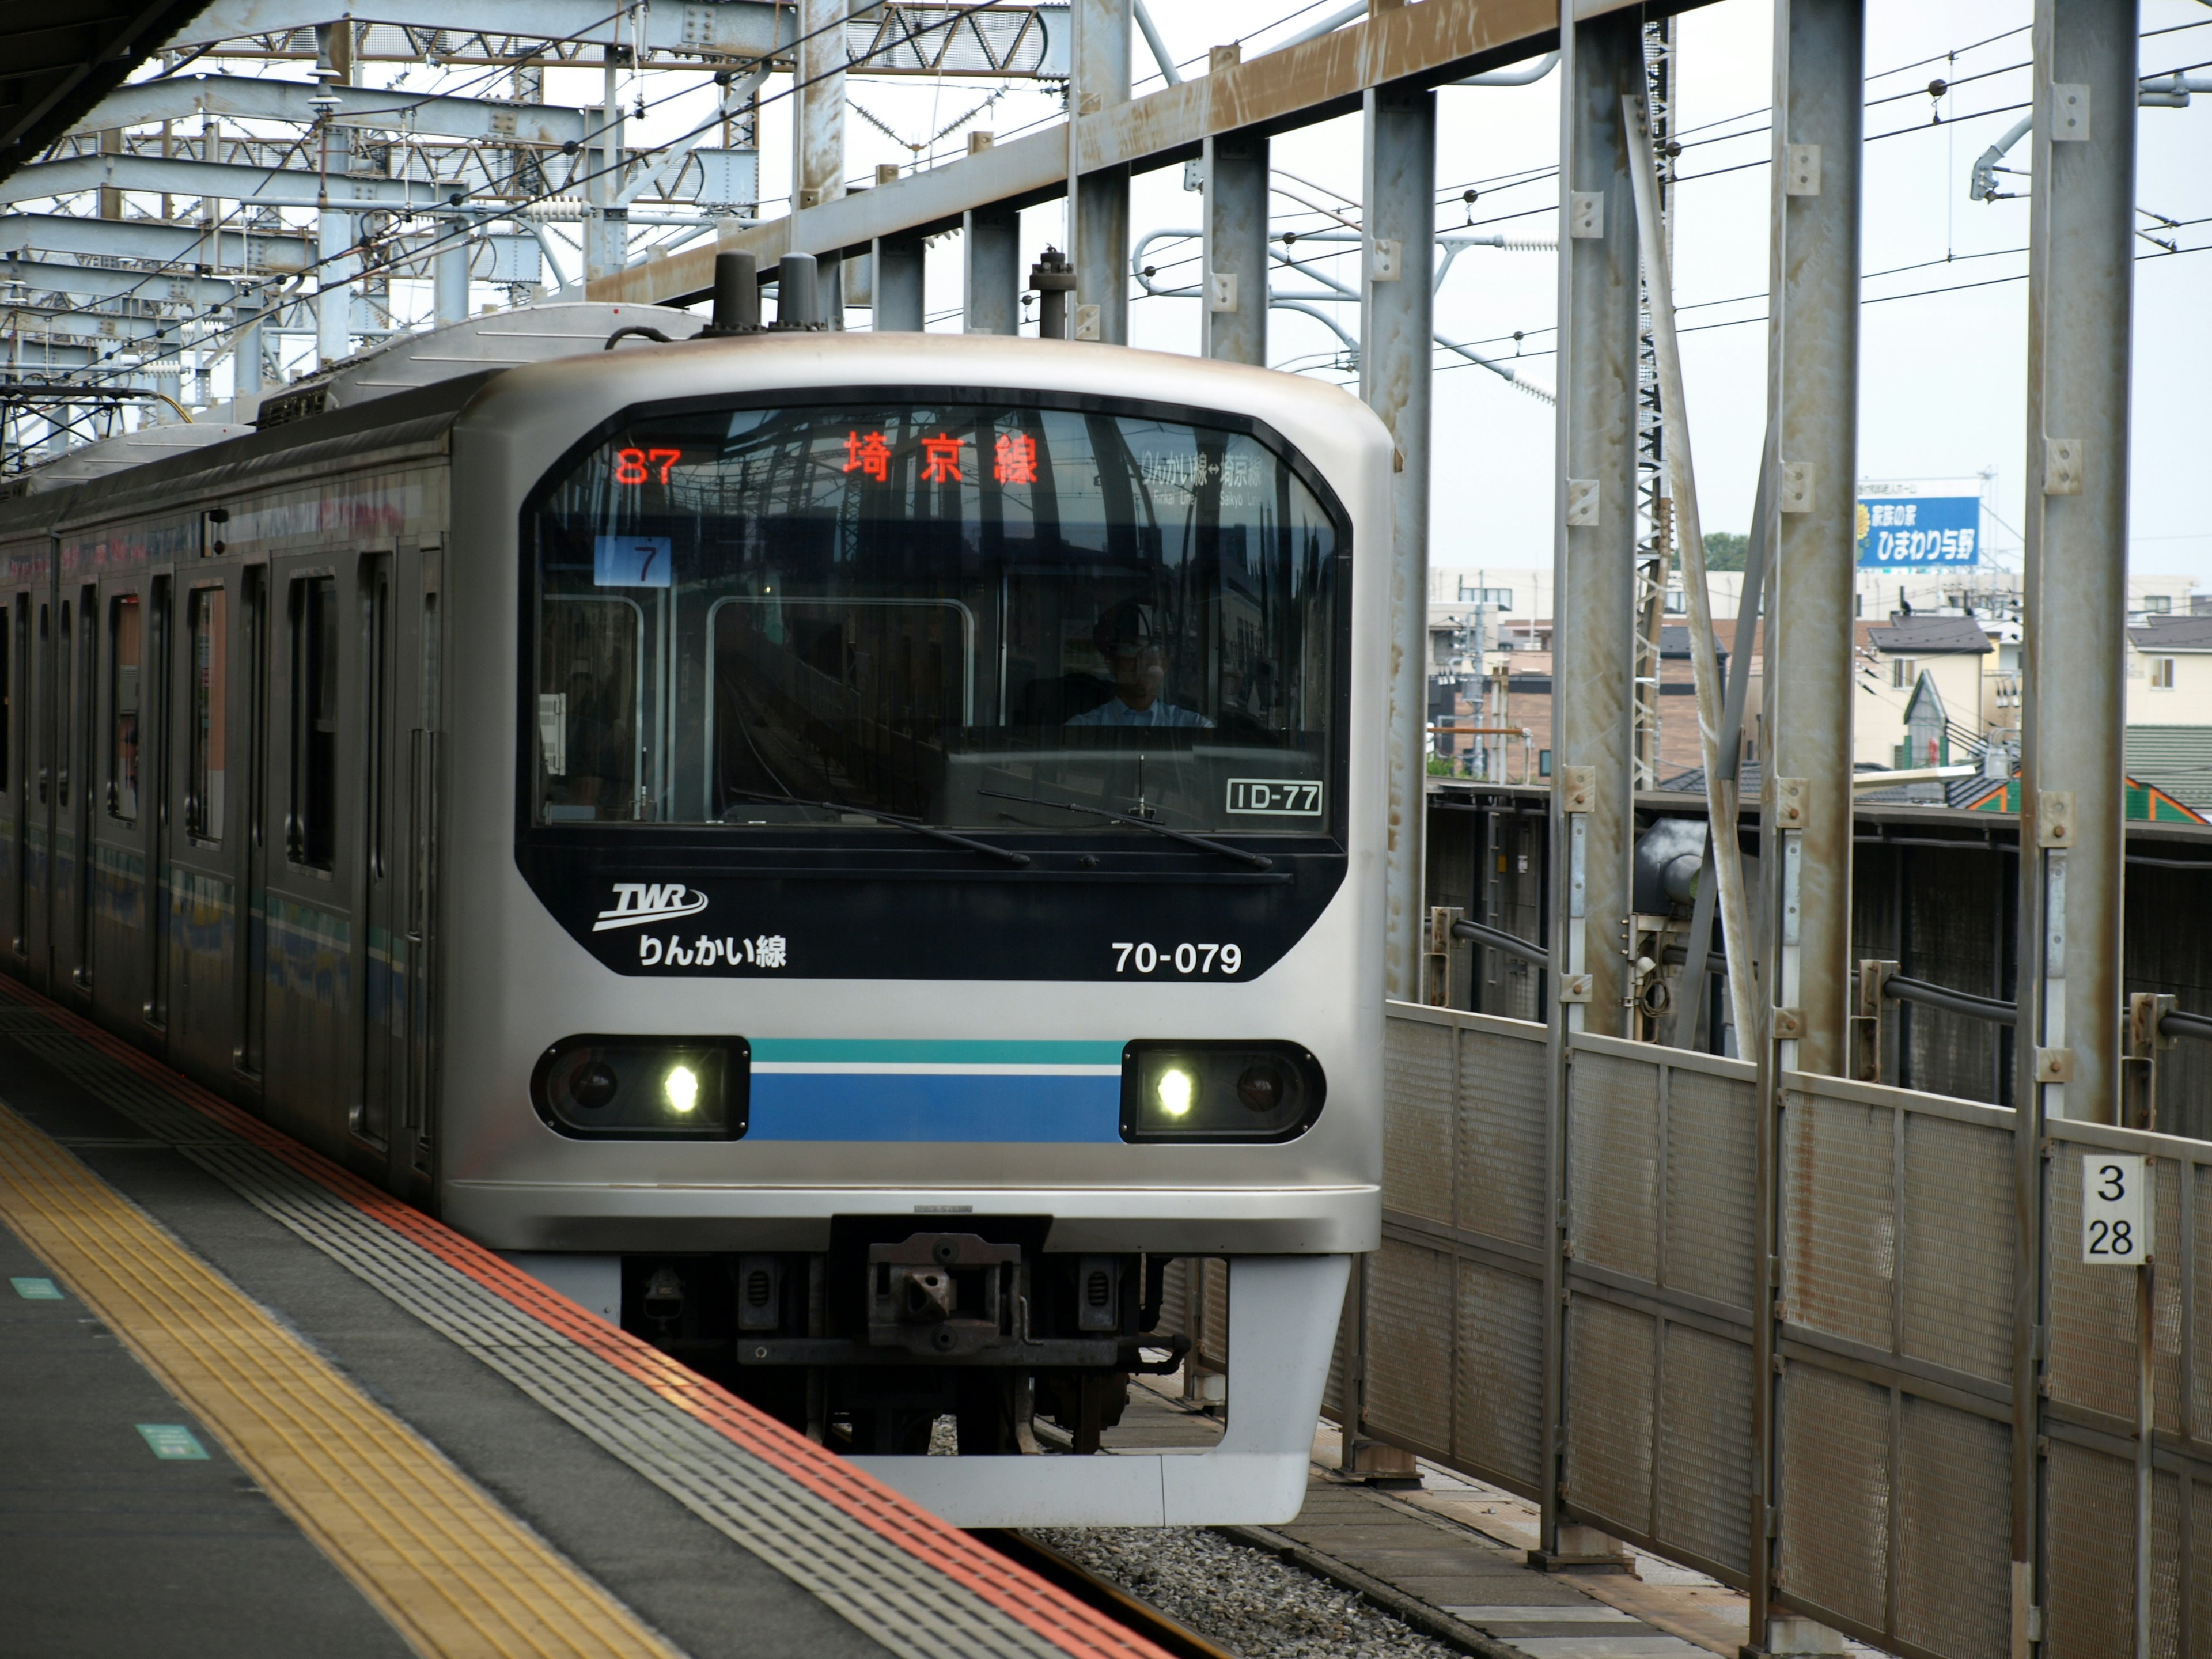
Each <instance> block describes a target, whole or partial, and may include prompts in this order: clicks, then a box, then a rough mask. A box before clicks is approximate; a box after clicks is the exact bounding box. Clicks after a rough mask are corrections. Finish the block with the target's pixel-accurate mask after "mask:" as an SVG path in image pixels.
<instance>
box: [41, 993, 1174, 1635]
mask: <svg viewBox="0 0 2212 1659" xmlns="http://www.w3.org/2000/svg"><path fill="white" fill-rule="evenodd" d="M0 1221H4V1222H5V1224H6V1225H5V1226H4V1227H0V1277H4V1278H6V1279H8V1280H9V1289H8V1291H7V1292H6V1293H5V1297H4V1300H0V1319H4V1322H5V1330H4V1332H0V1469H4V1470H5V1471H6V1473H5V1474H4V1475H0V1534H4V1544H0V1548H4V1549H5V1551H6V1554H7V1558H8V1564H9V1565H8V1570H7V1571H6V1572H4V1573H0V1630H4V1631H6V1632H8V1637H7V1639H6V1641H5V1643H4V1644H0V1645H4V1646H5V1647H6V1648H7V1650H8V1651H9V1652H11V1653H16V1652H20V1653H23V1654H27V1655H37V1656H40V1659H47V1656H66V1655H76V1654H98V1655H102V1656H134V1655H141V1654H143V1655H149V1656H151V1655H160V1656H162V1659H191V1656H197V1655H203V1654H204V1655H209V1656H215V1655H221V1656H224V1659H262V1656H276V1655H284V1656H291V1655H296V1654H301V1653H314V1654H317V1655H321V1656H343V1659H353V1656H362V1659H368V1656H386V1655H391V1656H400V1655H404V1654H407V1653H410V1652H413V1653H416V1654H420V1655H435V1656H446V1655H453V1656H462V1655H467V1656H477V1655H483V1656H508V1655H513V1656H522V1655H530V1656H540V1659H552V1656H575V1659H586V1656H640V1659H645V1656H652V1659H666V1656H675V1655H678V1654H684V1655H691V1656H696V1659H711V1656H737V1655H739V1654H743V1655H746V1656H749V1659H759V1656H769V1655H786V1654H787V1655H805V1656H806V1659H844V1656H856V1659H857V1656H873V1655H880V1654H894V1655H900V1656H915V1659H921V1656H939V1655H944V1656H951V1655H959V1656H970V1655H1003V1656H1040V1659H1048V1656H1057V1655H1078V1656H1086V1659H1091V1656H1096V1659H1151V1656H1156V1655H1157V1654H1158V1649H1156V1648H1154V1647H1152V1645H1150V1644H1148V1643H1146V1641H1145V1640H1144V1639H1143V1638H1140V1637H1139V1636H1137V1635H1135V1634H1133V1633H1132V1632H1129V1631H1127V1630H1125V1629H1123V1628H1122V1627H1121V1626H1117V1625H1115V1624H1112V1623H1109V1622H1108V1621H1107V1620H1104V1619H1103V1617H1101V1616H1100V1615H1099V1614H1097V1613H1094V1612H1092V1611H1091V1609H1089V1608H1087V1607H1084V1606H1082V1605H1081V1604H1080V1603H1079V1602H1077V1601H1073V1599H1071V1598H1070V1597H1068V1596H1067V1595H1065V1594H1064V1593H1062V1592H1061V1591H1060V1590H1059V1589H1055V1588H1054V1587H1053V1586H1051V1585H1049V1584H1048V1583H1044V1582H1043V1581H1042V1580H1041V1579H1038V1578H1036V1577H1034V1576H1033V1575H1031V1574H1030V1573H1029V1572H1027V1571H1024V1569H1022V1568H1020V1567H1018V1566H1017V1565H1013V1564H1011V1563H1009V1562H1007V1561H1006V1560H1005V1559H1003V1558H1001V1557H1000V1556H998V1555H996V1554H994V1553H992V1552H990V1551H988V1550H987V1549H986V1548H984V1547H982V1546H981V1545H980V1544H978V1543H977V1542H976V1541H975V1540H974V1539H972V1538H970V1537H969V1535H968V1534H964V1533H963V1532H960V1531H958V1530H957V1529H956V1528H951V1527H950V1526H948V1525H946V1524H945V1523H944V1522H941V1521H939V1520H937V1519H936V1518H935V1517H933V1516H930V1515H928V1514H927V1513H926V1512H924V1511H922V1510H920V1509H918V1508H916V1507H915V1505H914V1504H911V1503H909V1502H908V1500H906V1499H904V1498H901V1497H900V1496H899V1495H898V1494H897V1493H896V1492H892V1491H890V1489H889V1488H887V1487H885V1486H882V1485H881V1484H879V1483H878V1482H876V1481H874V1480H872V1479H870V1478H869V1477H867V1476H866V1474H862V1473H860V1472H859V1471H858V1470H855V1469H854V1468H852V1467H851V1466H850V1465H849V1464H847V1463H844V1462H842V1461H840V1460H839V1459H837V1458H836V1457H834V1456H832V1455H829V1454H828V1453H826V1452H824V1451H823V1449H821V1448H820V1447H818V1446H817V1445H815V1444H814V1443H811V1442H810V1441H808V1440H806V1439H805V1437H802V1436H799V1435H796V1434H793V1433H792V1432H790V1431H787V1430H786V1429H784V1428H783V1427H782V1426H781V1425H778V1424H776V1423H775V1422H773V1421H771V1420H769V1419H766V1418H764V1417H763V1416H762V1415H761V1414H760V1413H757V1412H755V1411H753V1410H751V1409H750V1408H749V1407H745V1406H744V1405H743V1404H742V1403H740V1402H739V1401H736V1400H734V1399H733V1398H732V1397H731V1396H730V1395H727V1394H726V1393H725V1392H723V1391H722V1390H721V1389H718V1388H716V1387H715V1386H714V1385H713V1384H712V1383H708V1382H706V1381H704V1380H703V1379H702V1378H700V1377H698V1376H695V1375H694V1374H692V1373H690V1372H689V1371H687V1370H684V1369H682V1368H681V1367H679V1366H677V1365H675V1364H672V1363H671V1362H670V1361H668V1360H666V1359H665V1358H663V1357H662V1356H661V1355H660V1354H659V1353H658V1352H655V1351H654V1350H653V1349H652V1348H650V1347H649V1346H646V1345H644V1344H642V1343H640V1342H637V1341H635V1340H633V1339H631V1338H629V1337H628V1336H625V1335H624V1334H623V1333H621V1332H620V1331H618V1330H617V1329H615V1328H612V1327H611V1326H610V1325H608V1324H607V1323H605V1322H604V1321H602V1320H600V1319H599V1318H598V1317H596V1316H593V1315H592V1314H591V1313H589V1312H586V1310H583V1309H582V1308H580V1307H579V1306H577V1305H576V1304H574V1303H572V1302H569V1301H568V1300H567V1299H566V1298H564V1297H561V1296H558V1295H556V1294H555V1293H553V1292H552V1291H550V1290H548V1289H546V1288H545V1287H544V1285H541V1284H539V1283H538V1281H537V1280H535V1279H532V1278H531V1277H529V1276H528V1275H527V1274H526V1273H522V1272H520V1270H518V1269H517V1268H516V1267H513V1266H512V1265H511V1264H509V1263H507V1262H506V1261H503V1260H501V1258H500V1257H499V1256H497V1255H493V1254H492V1253H490V1252H489V1251H486V1250H483V1249H480V1248H478V1247H477V1246H475V1245H473V1244H471V1243H469V1242H468V1241H467V1240H465V1239H464V1238H462V1237H459V1235H458V1234H455V1233H453V1231H450V1230H448V1229H447V1228H445V1227H443V1226H441V1225H440V1224H439V1223H437V1222H436V1221H435V1220H434V1219H432V1218H428V1217H427V1216H425V1215H423V1214H422V1213H420V1212H416V1211H414V1210H411V1209H409V1208H407V1207H406V1206H403V1205H401V1204H399V1203H398V1201H397V1200H392V1199H391V1198H389V1197H388V1196H386V1194H382V1193H381V1192H380V1191H378V1190H377V1189H375V1188H372V1187H369V1186H368V1185H367V1184H366V1183H364V1182H360V1181H358V1180H356V1178H354V1177H353V1176H349V1174H347V1173H346V1172H344V1171H343V1170H340V1169H338V1168H337V1166H335V1165H333V1164H331V1163H330V1162H328V1161H327V1160H325V1159H324V1158H320V1157H319V1156H318V1155H316V1154H314V1153H313V1152H308V1151H307V1150H306V1149H305V1148H303V1147H301V1146H299V1145H298V1144H297V1143H295V1142H293V1141H292V1140H290V1139H288V1138H287V1137H285V1136H283V1135H282V1134H281V1133H276V1131H274V1130H272V1129H270V1127H268V1126H266V1125H265V1124H264V1123H262V1122H260V1121H258V1119H255V1118H253V1117H252V1116H250V1115H246V1114H245V1113H242V1112H240V1111H239V1110H238V1109H235V1108H234V1107H232V1106H230V1105H228V1104H227V1103H224V1102H222V1101H221V1100H219V1099H217V1098H216V1097H214V1096H213V1095H211V1094H210V1093H208V1092H207V1091H204V1090H202V1089H200V1088H198V1087H197V1086H196V1085H193V1084H191V1083H190V1082H189V1081H187V1080H186V1079H183V1078H181V1077H179V1075H177V1074H176V1073H173V1072H170V1071H168V1070H167V1068H165V1067H163V1066H160V1065H158V1064H156V1063H155V1062H154V1061H152V1060H149V1059H148V1058H146V1057H145V1056H143V1055H142V1054H138V1053H137V1052H136V1051H135V1050H132V1049H131V1048H129V1047H128V1046H127V1045H125V1044H124V1043H122V1042H118V1040H116V1039H115V1038H114V1037H112V1036H110V1035H108V1034H107V1033H106V1032H104V1031H101V1030H98V1029H96V1028H94V1027H93V1026H91V1025H89V1024H86V1023H85V1022H83V1021H82V1020H79V1019H77V1018H75V1017H74V1016H73V1015H71V1014H70V1013H68V1012H65V1011H64V1010H62V1009H60V1008H58V1007H57V1006H54V1005H53V1004H52V1003H49V1002H46V1001H45V1000H42V999H40V998H38V997H37V996H35V995H34V994H31V993H29V992H27V991H25V990H23V989H22V988H21V987H18V986H15V985H14V984H13V983H12V982H9V981H0Z"/></svg>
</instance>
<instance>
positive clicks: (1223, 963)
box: [1113, 940, 1244, 974]
mask: <svg viewBox="0 0 2212 1659" xmlns="http://www.w3.org/2000/svg"><path fill="white" fill-rule="evenodd" d="M1113 948H1114V949H1115V951H1120V952H1121V954H1120V955H1119V956H1117V957H1115V958H1114V971H1115V973H1117V974H1126V973H1128V972H1129V971H1130V970H1131V969H1134V970H1135V971H1136V972H1138V973H1140V974H1153V973H1158V971H1159V970H1160V969H1162V968H1163V967H1165V966H1167V965H1169V964H1170V963H1172V964H1173V965H1174V968H1175V970H1176V972H1177V973H1178V974H1210V973H1212V972H1214V971H1215V964H1216V963H1219V964H1220V971H1221V972H1222V973H1225V974H1234V973H1236V972H1237V971H1238V970H1239V969H1242V968H1243V966H1244V949H1243V946H1242V945H1170V946H1167V947H1162V946H1159V945H1127V944H1123V943H1121V942H1120V941H1118V940H1117V941H1116V942H1115V945H1114V946H1113Z"/></svg>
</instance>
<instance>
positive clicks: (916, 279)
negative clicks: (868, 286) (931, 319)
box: [868, 234, 922, 334]
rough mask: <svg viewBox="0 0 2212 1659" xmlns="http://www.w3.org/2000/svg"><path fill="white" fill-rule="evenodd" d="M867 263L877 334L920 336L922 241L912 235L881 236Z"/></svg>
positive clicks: (917, 236)
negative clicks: (900, 332) (899, 332)
mask: <svg viewBox="0 0 2212 1659" xmlns="http://www.w3.org/2000/svg"><path fill="white" fill-rule="evenodd" d="M868 263H869V264H870V265H871V266H872V267H873V284H874V289H873V295H872V298H873V300H874V301H875V316H874V319H873V322H874V327H875V331H876V332H877V333H878V334H882V333H885V332H888V331H891V330H894V329H902V330H905V331H908V332H909V333H915V334H919V333H920V332H921V321H922V306H921V270H922V239H921V237H920V236H919V235H916V234H903V235H898V236H879V237H878V238H877V239H876V245H875V252H874V255H873V257H872V258H870V260H869V261H868Z"/></svg>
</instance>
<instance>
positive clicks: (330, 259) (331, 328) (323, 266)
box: [315, 208, 361, 367]
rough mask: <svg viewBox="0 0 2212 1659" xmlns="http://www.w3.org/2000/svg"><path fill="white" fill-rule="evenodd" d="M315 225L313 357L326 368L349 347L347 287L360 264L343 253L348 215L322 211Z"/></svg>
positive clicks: (348, 239) (349, 236)
mask: <svg viewBox="0 0 2212 1659" xmlns="http://www.w3.org/2000/svg"><path fill="white" fill-rule="evenodd" d="M315 225H316V239H315V257H316V258H317V259H318V261H319V264H320V270H319V273H318V275H317V277H316V283H315V356H316V357H317V359H318V360H319V362H321V363H322V364H323V365H324V366H325V367H328V366H329V365H330V364H331V363H334V362H337V360H338V359H339V358H341V357H343V356H346V355H347V353H348V352H349V349H351V347H352V344H353V290H352V288H351V286H350V284H351V283H352V281H353V277H354V273H355V272H356V270H359V269H360V267H361V261H360V260H359V259H358V258H355V257H354V255H353V254H351V253H350V252H348V251H347V250H348V249H349V248H351V247H352V246H353V219H352V216H350V215H349V214H344V213H340V212H338V211H337V210H334V209H331V208H325V209H324V210H322V212H321V213H320V214H319V216H317V218H316V222H315Z"/></svg>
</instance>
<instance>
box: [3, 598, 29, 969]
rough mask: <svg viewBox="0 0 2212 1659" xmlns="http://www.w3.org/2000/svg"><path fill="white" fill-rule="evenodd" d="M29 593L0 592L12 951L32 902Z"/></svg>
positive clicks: (18, 948) (21, 946) (17, 949)
mask: <svg viewBox="0 0 2212 1659" xmlns="http://www.w3.org/2000/svg"><path fill="white" fill-rule="evenodd" d="M30 673H31V597H30V595H29V594H27V593H8V594H0V792H4V793H0V808H4V809H5V811H6V812H7V815H8V820H7V823H6V826H5V834H6V836H7V847H8V885H7V889H6V891H7V895H8V916H7V923H8V933H7V939H8V952H9V955H10V956H14V957H21V956H23V955H24V953H25V951H26V949H27V943H28V942H27V940H26V939H25V938H24V915H25V913H26V911H27V908H28V905H29V902H30V853H31V846H30V835H31V729H30V719H29V710H30V696H29V688H30Z"/></svg>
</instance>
